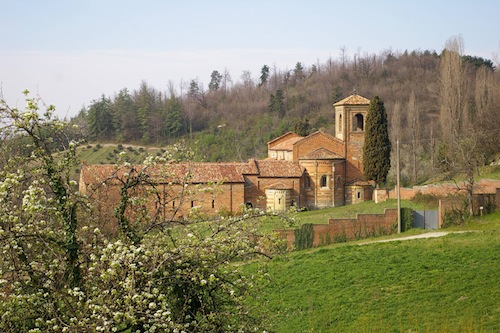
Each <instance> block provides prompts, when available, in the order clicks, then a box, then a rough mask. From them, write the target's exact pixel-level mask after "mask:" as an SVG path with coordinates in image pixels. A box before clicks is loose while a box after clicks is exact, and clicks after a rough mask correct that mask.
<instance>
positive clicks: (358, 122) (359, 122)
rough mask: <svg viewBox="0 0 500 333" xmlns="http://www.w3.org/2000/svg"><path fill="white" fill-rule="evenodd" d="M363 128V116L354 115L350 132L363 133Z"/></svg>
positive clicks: (359, 114)
mask: <svg viewBox="0 0 500 333" xmlns="http://www.w3.org/2000/svg"><path fill="white" fill-rule="evenodd" d="M364 128H365V123H364V119H363V115H362V114H361V113H358V114H356V115H355V116H354V117H353V118H352V130H353V131H363V130H364Z"/></svg>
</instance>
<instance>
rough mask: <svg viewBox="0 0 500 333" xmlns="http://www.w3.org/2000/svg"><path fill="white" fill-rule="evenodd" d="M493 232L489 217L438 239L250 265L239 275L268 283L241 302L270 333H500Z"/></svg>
mask: <svg viewBox="0 0 500 333" xmlns="http://www.w3.org/2000/svg"><path fill="white" fill-rule="evenodd" d="M499 226H500V214H499V213H496V214H492V215H490V216H488V217H483V218H481V219H479V218H477V219H475V220H473V221H471V222H470V223H469V224H468V225H467V226H465V227H461V228H455V229H450V231H454V230H455V231H459V233H453V234H449V235H447V236H444V237H439V238H429V239H415V240H404V241H393V242H388V243H370V244H366V245H359V243H356V242H353V243H343V244H335V245H331V246H328V247H323V248H317V249H312V250H304V251H297V252H292V253H290V254H289V255H287V256H286V257H280V258H275V259H273V260H271V261H269V262H267V263H263V262H254V263H251V264H248V265H247V266H246V267H245V272H246V273H247V274H252V273H255V271H256V270H264V271H265V272H266V274H267V277H268V279H267V280H266V283H265V285H264V286H263V287H262V288H261V289H260V290H259V291H258V292H256V293H255V294H254V296H253V297H252V298H251V299H248V300H247V301H248V304H250V305H251V306H252V309H253V315H255V316H258V317H261V318H264V321H265V323H266V326H267V327H268V329H269V331H270V332H381V333H382V332H407V333H408V332H500V279H499V273H500V262H499V253H500V237H499ZM457 229H460V230H457ZM470 229H472V230H470ZM402 236H404V234H403V235H402ZM364 242H366V240H364Z"/></svg>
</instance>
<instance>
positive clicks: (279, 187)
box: [266, 183, 292, 190]
mask: <svg viewBox="0 0 500 333" xmlns="http://www.w3.org/2000/svg"><path fill="white" fill-rule="evenodd" d="M266 189H270V190H292V187H291V186H290V185H285V184H283V183H274V184H271V185H269V186H267V187H266Z"/></svg>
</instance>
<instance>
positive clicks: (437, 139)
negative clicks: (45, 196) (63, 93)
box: [72, 40, 500, 183]
mask: <svg viewBox="0 0 500 333" xmlns="http://www.w3.org/2000/svg"><path fill="white" fill-rule="evenodd" d="M460 42H461V41H460V40H458V43H459V44H460ZM448 46H450V47H448ZM447 52H448V53H447ZM446 54H448V55H449V54H455V55H457V56H458V57H457V58H454V59H455V60H454V61H457V62H456V63H454V64H453V63H452V64H451V66H452V67H453V66H455V67H454V68H458V70H459V72H460V73H462V74H461V75H463V76H462V77H461V79H460V80H461V81H460V82H461V83H460V84H459V85H458V86H457V88H456V89H455V90H452V91H451V92H450V93H448V92H447V91H448V90H449V89H448V87H450V86H453V84H454V82H455V83H456V81H454V80H455V79H456V80H458V78H457V77H456V75H455V74H453V73H452V72H449V71H448V72H446V66H445V64H450V60H449V57H448V58H446ZM258 74H259V77H258V78H257V79H254V78H253V74H252V73H250V72H244V73H243V74H242V75H241V77H240V78H239V79H237V80H235V79H232V75H231V74H230V73H229V72H228V71H227V70H224V71H223V72H219V71H218V70H214V71H213V73H212V75H211V77H210V78H207V81H209V83H208V85H207V86H208V89H205V88H204V83H203V82H202V81H198V80H191V81H190V82H189V83H183V84H180V85H178V86H176V85H175V84H174V83H172V82H169V83H168V85H167V88H166V89H165V90H161V89H159V88H155V87H151V86H149V85H148V84H147V82H142V83H141V84H140V87H139V88H138V89H136V90H132V91H131V90H129V89H128V88H123V89H122V90H120V91H119V92H118V93H116V94H115V95H114V96H101V98H99V99H96V100H94V101H93V102H92V103H91V105H90V106H88V107H87V108H85V109H82V110H81V112H80V114H79V115H78V116H77V117H75V118H74V119H73V120H72V121H73V122H76V123H78V124H79V125H81V126H82V127H83V128H85V129H86V131H87V134H88V135H89V138H90V140H92V141H99V142H102V141H113V142H117V143H141V144H146V145H160V146H161V145H165V144H169V143H173V142H174V141H177V140H179V139H181V138H182V139H185V140H186V141H187V142H188V143H196V146H197V147H198V148H199V156H198V159H204V160H206V161H245V160H247V159H248V158H251V157H260V158H262V157H265V156H266V149H267V146H266V143H267V142H268V141H269V140H270V139H272V138H274V137H276V136H279V135H281V134H283V133H285V132H287V131H295V132H297V133H299V134H301V135H306V134H308V133H310V132H312V131H315V130H319V129H321V130H323V131H325V132H328V133H331V134H333V133H334V130H335V126H334V115H333V107H332V104H333V103H335V102H337V101H338V100H340V99H342V98H344V97H346V96H348V95H350V94H352V93H353V92H354V91H356V93H358V94H360V95H362V96H364V97H367V98H370V99H371V98H372V97H374V96H376V95H378V96H380V98H381V99H382V100H383V101H384V104H385V107H386V109H387V113H388V118H389V124H390V129H389V130H390V137H391V141H392V142H393V147H395V145H394V142H395V139H396V138H399V139H400V142H401V143H402V146H401V151H402V163H403V165H402V170H403V180H404V182H405V183H415V182H418V181H419V180H420V179H422V178H423V177H427V176H428V175H430V174H432V173H433V171H435V170H436V168H438V167H439V168H440V169H441V170H451V169H452V167H453V166H454V165H455V164H456V163H455V164H453V163H451V162H452V161H451V158H452V157H451V155H450V154H449V153H450V149H453V150H454V151H455V150H456V149H457V148H456V147H455V148H451V145H450V143H451V142H450V141H449V140H455V141H456V138H457V136H458V137H460V136H461V133H462V132H463V131H465V127H462V125H460V126H458V127H454V128H452V129H450V131H454V133H455V134H454V135H455V136H453V135H448V136H446V132H447V131H448V129H447V127H446V126H442V125H443V124H446V123H449V120H450V119H456V118H457V115H456V114H453V113H450V112H447V110H449V109H450V108H455V109H460V112H459V114H460V115H463V118H462V117H459V118H460V119H459V122H460V124H464V126H465V125H466V124H468V126H467V128H470V129H471V131H472V133H474V135H476V134H478V133H481V135H480V136H478V137H480V138H481V141H480V142H481V145H482V146H487V147H483V148H485V149H482V150H481V152H480V155H481V156H480V158H479V160H480V162H481V163H486V162H488V161H489V159H491V158H492V157H493V156H494V154H495V153H496V152H497V150H498V146H499V140H498V136H500V132H499V128H500V74H499V73H498V71H495V68H494V65H493V63H492V62H491V61H490V60H488V59H483V58H481V57H475V56H467V55H463V54H462V53H461V50H460V48H458V49H457V48H453V45H448V44H447V48H446V50H445V51H443V52H441V54H438V53H436V52H435V51H428V50H426V51H419V50H416V51H411V52H403V53H398V52H393V51H390V50H386V51H383V52H381V53H380V54H368V53H364V54H360V53H356V54H354V55H350V54H348V52H347V50H345V49H344V50H342V51H341V54H340V56H339V58H338V59H328V61H326V62H325V63H317V64H312V65H309V66H307V65H305V64H302V63H301V62H297V64H296V66H295V68H293V69H291V70H290V69H280V68H278V67H276V66H269V65H266V64H264V65H263V67H262V70H261V72H260V73H258ZM449 94H452V95H449ZM453 96H460V102H459V104H454V105H448V104H449V101H450V100H452V99H453V98H454V97H453ZM447 103H448V104H447ZM447 105H448V106H449V107H448V106H447ZM443 129H444V130H443ZM474 144H479V142H476V143H474ZM486 148H487V149H486ZM455 157H456V156H455ZM476 160H478V159H477V158H476ZM392 165H394V164H392Z"/></svg>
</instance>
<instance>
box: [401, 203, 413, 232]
mask: <svg viewBox="0 0 500 333" xmlns="http://www.w3.org/2000/svg"><path fill="white" fill-rule="evenodd" d="M413 221H414V217H413V209H411V208H406V207H403V208H401V231H408V230H410V229H411V228H412V225H413Z"/></svg>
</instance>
